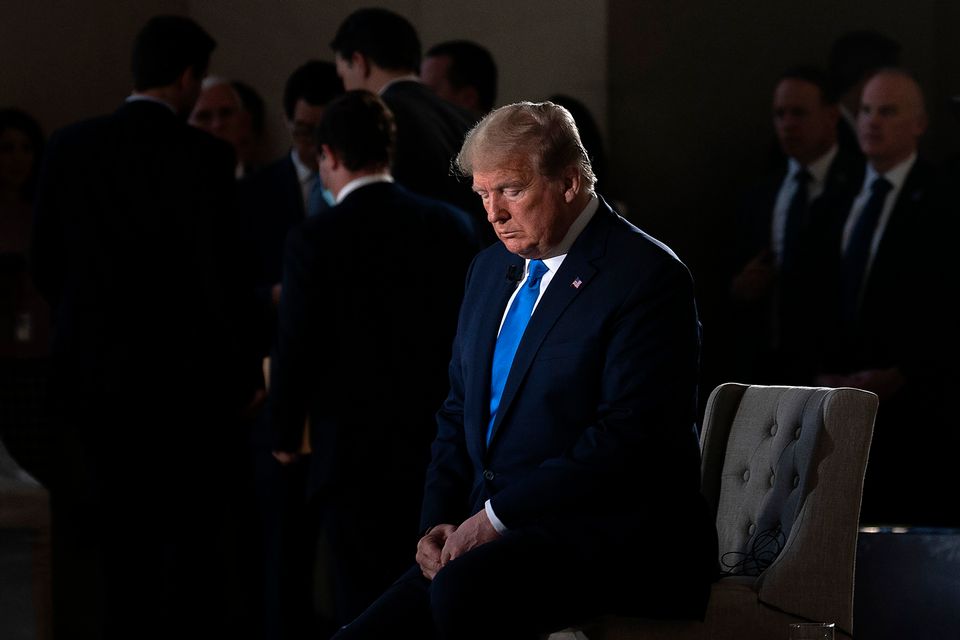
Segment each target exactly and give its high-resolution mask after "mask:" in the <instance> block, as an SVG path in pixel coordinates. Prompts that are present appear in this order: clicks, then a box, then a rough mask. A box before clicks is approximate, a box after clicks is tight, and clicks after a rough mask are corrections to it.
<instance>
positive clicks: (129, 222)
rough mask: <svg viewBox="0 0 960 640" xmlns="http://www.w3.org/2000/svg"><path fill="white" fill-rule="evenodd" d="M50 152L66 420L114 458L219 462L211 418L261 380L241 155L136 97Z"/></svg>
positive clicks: (45, 181)
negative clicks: (236, 205) (237, 164)
mask: <svg viewBox="0 0 960 640" xmlns="http://www.w3.org/2000/svg"><path fill="white" fill-rule="evenodd" d="M45 155H46V160H45V165H44V168H43V171H42V176H41V183H40V188H39V199H38V203H37V208H36V215H35V229H34V245H33V260H34V264H33V267H34V274H35V278H36V282H37V284H38V286H39V288H40V289H41V291H42V292H43V293H44V295H45V296H46V297H47V299H48V300H49V302H50V303H51V306H52V308H53V309H54V317H55V336H54V343H53V358H54V362H55V370H54V373H53V381H52V385H53V390H52V393H53V396H54V398H55V402H57V403H58V406H60V407H61V409H62V413H63V415H64V419H65V420H68V421H70V422H73V423H74V424H75V425H76V426H77V427H78V428H80V429H81V431H83V432H84V433H85V436H87V437H95V438H97V439H98V440H100V441H101V442H100V444H102V445H103V446H104V447H107V448H109V451H104V452H102V453H105V454H106V455H111V452H113V451H114V449H122V450H124V451H126V452H129V451H130V450H131V449H134V450H138V451H139V452H140V455H144V456H154V455H156V457H157V459H160V458H162V457H163V455H164V454H166V453H170V452H171V451H172V450H175V449H176V448H177V447H179V448H180V449H184V448H190V447H195V448H197V449H204V448H206V449H205V450H206V451H207V454H205V455H209V452H210V451H211V450H212V449H214V448H216V447H217V446H218V444H217V437H218V436H219V434H215V433H214V431H215V429H214V428H213V422H214V420H213V418H212V417H211V416H213V415H218V416H220V417H221V418H223V417H224V416H225V415H226V414H227V413H228V412H229V411H238V410H239V408H240V407H241V406H242V404H243V403H244V402H247V401H249V399H250V398H251V397H252V391H253V388H252V387H253V385H254V384H255V380H256V378H255V374H256V365H255V362H254V359H253V358H252V357H251V355H250V353H249V352H247V351H246V350H245V347H246V345H247V338H248V337H249V334H248V333H247V332H246V331H245V327H244V326H243V325H242V324H241V323H240V322H239V320H240V319H242V318H245V317H247V316H248V315H249V311H248V310H247V309H248V307H246V306H245V305H247V304H249V302H250V299H249V298H247V297H246V296H247V295H250V294H251V290H250V289H249V288H247V286H248V285H249V280H247V279H245V278H244V269H245V264H246V259H247V256H245V255H242V254H240V253H239V251H240V247H241V243H238V242H237V241H236V238H235V235H236V234H235V233H234V231H235V230H236V229H237V228H238V225H237V224H236V221H235V219H234V218H233V217H232V216H233V212H232V210H231V207H232V205H233V189H234V177H233V166H234V162H233V152H232V150H231V149H230V148H229V146H228V145H226V144H224V143H222V142H221V141H218V140H216V139H215V138H213V137H212V136H210V135H208V134H206V133H203V132H201V131H199V130H197V129H194V128H192V127H189V126H187V125H186V123H184V122H183V121H182V120H181V119H180V118H178V117H177V116H175V115H174V114H173V113H172V111H171V110H170V109H168V108H167V107H166V106H165V105H162V104H158V103H155V102H149V101H136V102H129V103H126V104H124V105H123V106H122V107H121V108H120V109H119V110H117V111H116V112H115V113H114V114H112V115H108V116H104V117H99V118H95V119H92V120H88V121H85V122H81V123H78V124H76V125H73V126H70V127H67V128H65V129H63V130H61V131H59V132H57V133H56V134H55V135H54V136H53V137H52V138H51V141H50V144H49V146H48V149H47V153H46V154H45ZM172 416H176V419H172ZM205 420H206V423H205V424H204V421H205ZM131 421H132V422H131ZM161 424H162V425H163V426H162V430H163V431H162V432H163V437H160V438H156V435H157V432H156V431H155V430H154V429H153V428H149V427H148V426H147V425H154V426H157V425H161ZM198 425H199V426H198ZM132 426H136V428H131V427H132ZM184 443H191V444H189V445H187V446H186V447H185V444H184ZM161 452H164V454H162V453H161ZM182 456H183V452H180V453H179V454H177V458H174V459H182ZM167 464H170V461H169V460H168V461H167Z"/></svg>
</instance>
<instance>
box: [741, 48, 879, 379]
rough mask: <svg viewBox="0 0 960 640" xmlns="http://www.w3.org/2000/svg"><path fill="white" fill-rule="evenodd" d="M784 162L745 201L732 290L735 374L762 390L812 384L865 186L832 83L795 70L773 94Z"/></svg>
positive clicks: (783, 76) (809, 69)
mask: <svg viewBox="0 0 960 640" xmlns="http://www.w3.org/2000/svg"><path fill="white" fill-rule="evenodd" d="M772 114H773V127H774V130H775V132H776V135H777V140H778V142H779V146H780V149H781V151H782V152H783V154H784V156H785V162H784V163H783V165H782V166H780V167H778V168H777V169H776V170H775V171H774V172H773V173H771V174H770V175H769V176H767V177H765V178H764V179H763V181H762V182H761V183H760V184H758V185H756V186H755V187H754V188H753V189H751V191H750V192H749V193H748V194H747V196H746V197H745V198H744V200H743V202H742V203H741V205H740V210H739V212H738V220H737V245H736V248H735V258H734V265H733V269H734V275H732V278H731V281H730V296H731V299H732V302H733V305H732V307H731V308H732V311H733V315H734V317H733V319H732V320H733V322H732V326H733V327H734V331H735V338H734V340H733V341H732V343H733V344H732V345H731V348H732V350H733V351H732V355H731V358H730V362H731V363H733V364H732V367H731V370H730V374H731V375H733V376H734V377H736V378H737V379H746V380H751V381H753V382H757V383H763V384H809V383H810V381H811V377H812V375H813V373H814V367H815V366H816V354H817V353H818V352H819V351H820V346H821V345H822V342H823V338H824V336H823V335H822V331H823V330H824V328H825V325H824V322H823V319H822V313H821V309H822V304H818V303H817V301H818V300H819V301H820V302H821V303H822V302H823V300H822V294H821V293H820V292H821V291H822V290H823V288H822V281H823V278H824V277H826V274H825V273H824V271H823V270H824V268H825V267H826V265H827V263H828V261H829V260H828V258H829V256H830V255H832V253H833V248H832V246H830V245H829V242H830V239H831V238H832V237H833V236H834V233H835V230H836V228H837V227H838V225H841V224H842V223H843V219H844V217H845V216H846V213H847V210H848V209H849V207H850V202H851V201H852V200H853V197H854V196H855V195H856V191H857V189H858V188H859V187H860V180H861V176H862V174H863V157H862V155H860V153H859V152H857V151H852V150H848V149H845V148H842V147H840V146H839V145H838V143H837V121H838V120H839V118H840V113H839V109H838V107H837V101H836V99H835V98H834V97H833V94H832V93H831V91H830V89H829V87H828V83H827V78H826V76H825V74H824V73H823V72H822V71H820V70H819V69H817V68H815V67H794V68H792V69H788V70H787V71H785V72H784V73H783V74H781V75H780V77H779V79H778V80H777V83H776V85H775V87H774V91H773V105H772Z"/></svg>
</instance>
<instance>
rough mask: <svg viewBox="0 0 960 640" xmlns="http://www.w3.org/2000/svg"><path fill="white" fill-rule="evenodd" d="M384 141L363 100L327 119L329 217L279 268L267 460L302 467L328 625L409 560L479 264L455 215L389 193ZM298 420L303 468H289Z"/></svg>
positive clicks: (354, 98)
mask: <svg viewBox="0 0 960 640" xmlns="http://www.w3.org/2000/svg"><path fill="white" fill-rule="evenodd" d="M394 141H395V129H394V121H393V116H392V115H391V113H390V111H389V110H388V109H387V107H386V105H385V104H384V102H383V101H382V100H381V99H380V98H378V97H377V96H375V95H373V94H371V93H368V92H366V91H351V92H348V93H347V94H346V95H344V96H342V97H340V98H337V99H336V100H334V101H333V102H331V103H330V104H329V105H327V108H326V110H325V111H324V114H323V117H322V118H321V120H320V124H319V125H318V127H317V132H316V144H317V148H318V150H319V155H320V158H319V163H320V173H321V175H322V177H323V182H324V184H325V185H326V186H327V188H329V189H330V191H331V192H332V193H333V194H334V196H335V197H336V205H335V206H333V207H332V208H331V209H329V210H328V211H326V212H324V214H323V215H320V216H316V217H311V218H308V219H307V220H306V221H305V222H304V223H303V224H302V225H300V226H298V227H295V228H294V229H292V230H291V232H290V236H289V238H288V240H287V246H286V251H285V254H284V265H285V268H284V280H283V296H282V297H281V299H280V330H279V346H278V352H277V357H276V358H275V360H274V362H273V369H272V375H271V382H272V388H271V392H270V396H271V397H270V406H271V408H272V411H273V422H274V449H275V453H274V455H275V456H276V457H277V459H278V460H279V461H280V462H281V463H283V464H284V465H286V466H288V467H295V466H297V465H304V464H305V465H307V466H308V475H309V478H310V481H309V487H308V489H309V494H310V497H311V500H312V504H313V505H314V508H316V509H317V510H318V512H319V514H320V517H321V519H322V524H323V529H324V531H325V532H326V538H327V540H328V542H329V547H330V552H331V553H330V562H331V564H332V578H333V586H334V596H335V598H334V600H335V609H336V619H337V623H338V624H340V625H342V624H345V623H347V622H349V621H350V620H352V619H353V618H354V617H355V616H357V615H358V614H359V613H360V612H361V611H363V609H364V608H365V607H366V606H367V605H369V604H370V603H371V602H372V601H373V600H374V598H376V596H377V595H378V594H380V593H381V592H382V591H383V590H384V589H385V588H387V586H388V585H389V584H390V582H391V581H392V580H393V579H394V578H395V577H396V576H397V575H398V574H399V573H400V571H401V570H402V569H403V568H404V567H405V566H406V565H407V564H408V563H409V561H410V550H411V549H412V548H413V547H414V546H415V544H416V540H417V537H418V536H417V516H416V514H417V511H418V509H419V506H420V501H421V499H422V496H423V480H424V471H425V469H426V465H427V461H428V459H429V450H430V441H431V439H432V437H433V435H434V431H435V429H434V428H433V426H432V424H433V419H432V416H433V414H434V412H435V411H436V407H437V406H438V405H439V403H440V402H441V401H442V399H443V395H444V393H445V391H446V382H445V378H446V376H445V372H446V365H447V362H448V360H449V357H450V343H451V341H452V340H453V332H454V328H455V326H456V314H457V308H458V307H459V304H460V300H461V297H462V293H463V278H464V276H465V274H466V271H467V267H468V265H469V263H470V260H471V259H472V257H473V255H474V254H475V253H476V251H477V250H478V249H479V247H478V245H477V243H476V239H475V231H474V229H473V222H472V220H471V219H470V217H469V216H468V215H467V214H466V213H464V212H463V211H460V210H458V209H455V208H453V207H452V206H450V205H448V204H446V203H443V202H440V201H437V200H433V199H430V198H426V197H423V196H420V195H416V194H414V193H411V192H410V191H408V190H407V189H405V188H404V187H402V186H400V185H398V184H395V183H394V182H393V179H392V178H391V176H390V157H391V154H392V152H393V149H394ZM306 418H309V424H310V427H309V434H310V449H311V453H310V454H309V456H308V457H307V460H305V461H299V460H298V458H299V457H300V455H299V453H298V452H299V451H300V445H301V443H302V441H303V430H304V420H305V419H306Z"/></svg>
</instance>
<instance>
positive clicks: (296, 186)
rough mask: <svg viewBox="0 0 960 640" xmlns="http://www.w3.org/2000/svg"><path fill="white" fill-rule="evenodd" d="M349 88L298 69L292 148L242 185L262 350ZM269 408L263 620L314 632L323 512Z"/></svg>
mask: <svg viewBox="0 0 960 640" xmlns="http://www.w3.org/2000/svg"><path fill="white" fill-rule="evenodd" d="M342 93H343V83H341V82H340V78H339V77H337V70H336V67H334V65H333V63H332V62H322V61H320V60H310V61H308V62H306V63H304V64H303V65H301V66H299V67H297V69H296V70H294V72H293V73H292V74H291V75H290V77H289V78H288V79H287V83H286V86H285V87H284V90H283V111H284V114H285V116H286V122H287V129H288V131H289V132H290V137H291V139H292V142H293V146H292V147H291V149H290V151H289V152H288V153H287V154H285V155H284V156H283V157H282V158H280V159H278V160H276V161H275V162H273V163H271V164H269V165H267V166H266V167H264V168H263V169H261V170H260V171H258V172H256V173H255V174H253V175H252V176H250V177H248V178H246V179H244V180H243V181H241V182H240V185H239V189H238V190H239V198H238V200H239V203H238V204H239V207H240V217H241V218H242V219H243V220H244V225H245V226H246V228H247V229H249V231H250V233H251V235H252V243H253V244H254V246H255V247H256V250H257V259H256V262H255V284H256V295H257V301H258V306H259V310H260V313H261V318H262V322H261V323H260V326H261V327H262V329H263V331H262V333H261V335H260V340H259V349H260V352H261V354H262V355H264V356H267V355H269V356H271V357H274V356H275V350H276V339H277V308H278V305H279V304H280V291H281V284H280V281H281V279H282V276H283V246H284V242H285V241H286V238H287V233H289V231H290V229H292V228H293V227H295V226H297V225H299V224H301V223H302V222H303V221H304V219H305V218H306V217H307V215H308V212H311V213H312V215H317V214H319V213H321V212H323V211H325V210H326V209H328V208H329V206H330V205H329V204H328V203H327V201H326V200H325V199H324V195H323V194H324V191H325V190H324V185H323V181H322V180H321V179H320V174H319V173H318V165H317V148H316V145H315V144H314V134H315V132H316V129H317V124H318V123H319V122H320V118H321V116H322V115H323V110H324V109H325V108H326V105H327V104H328V103H329V102H330V101H331V100H333V99H334V98H336V97H337V96H338V95H340V94H342ZM271 422H272V420H271V417H270V410H269V406H267V407H264V408H263V410H262V411H261V412H260V413H259V414H258V415H257V416H256V420H255V421H254V423H253V425H252V438H251V440H252V447H253V460H254V476H255V489H256V497H257V504H258V505H259V513H260V517H261V521H260V523H261V531H262V536H263V551H264V556H263V560H264V562H263V564H262V567H263V579H262V581H261V583H262V587H263V595H264V603H263V606H264V626H265V629H266V634H267V636H268V637H272V638H289V637H296V638H299V637H304V636H306V635H316V632H315V631H314V628H315V626H316V622H315V621H314V620H313V617H314V615H313V609H314V606H313V600H314V599H313V589H312V587H313V574H314V563H313V562H311V561H310V560H311V559H312V558H313V557H314V556H315V550H316V548H317V518H316V517H315V515H314V514H313V513H312V511H311V510H310V509H309V506H308V505H307V504H306V502H307V501H306V495H307V491H306V481H307V479H306V474H305V469H304V468H303V466H302V465H290V466H283V467H282V466H281V465H279V464H278V463H277V461H276V460H275V459H274V458H273V455H272V453H273V451H272V438H271Z"/></svg>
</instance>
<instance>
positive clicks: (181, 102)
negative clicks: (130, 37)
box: [130, 16, 217, 115]
mask: <svg viewBox="0 0 960 640" xmlns="http://www.w3.org/2000/svg"><path fill="white" fill-rule="evenodd" d="M216 46H217V43H216V41H215V40H214V39H213V38H211V37H210V35H209V34H208V33H207V32H206V31H204V30H203V28H201V27H200V26H199V25H198V24H197V23H195V22H193V21H192V20H189V19H188V18H183V17H181V16H155V17H153V18H151V19H150V20H149V21H148V22H147V24H146V25H145V26H144V27H143V29H141V30H140V32H139V33H138V34H137V38H136V40H135V41H134V43H133V57H132V64H131V65H130V68H131V72H132V75H133V88H134V95H137V94H139V95H151V93H156V92H157V91H158V90H159V89H164V91H163V93H164V94H165V97H164V98H163V100H164V101H166V102H167V103H168V104H170V105H171V106H172V107H173V108H174V109H175V110H176V112H177V113H178V114H181V115H184V114H185V113H189V112H190V110H191V109H192V108H193V105H194V103H196V101H197V97H198V96H199V95H200V83H201V82H202V81H203V78H204V77H205V76H206V75H207V67H208V66H209V64H210V54H211V53H213V50H214V49H215V48H216ZM187 70H189V74H187V73H186V71H187Z"/></svg>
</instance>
